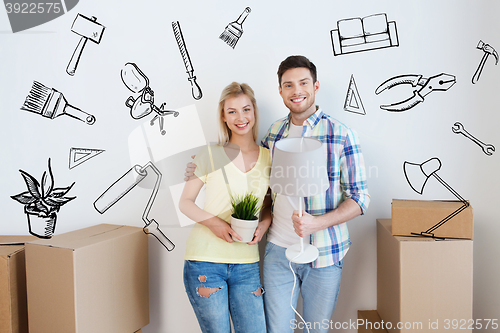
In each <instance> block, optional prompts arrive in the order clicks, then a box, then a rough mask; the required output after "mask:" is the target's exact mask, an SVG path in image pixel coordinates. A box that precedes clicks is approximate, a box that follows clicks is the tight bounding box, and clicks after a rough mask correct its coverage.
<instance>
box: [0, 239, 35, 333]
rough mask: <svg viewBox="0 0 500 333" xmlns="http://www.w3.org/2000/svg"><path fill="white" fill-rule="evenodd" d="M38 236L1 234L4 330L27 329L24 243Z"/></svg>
mask: <svg viewBox="0 0 500 333" xmlns="http://www.w3.org/2000/svg"><path fill="white" fill-rule="evenodd" d="M34 239H36V238H35V237H34V236H0V333H27V332H28V309H27V300H26V270H25V256H24V244H25V243H26V242H29V241H32V240H34Z"/></svg>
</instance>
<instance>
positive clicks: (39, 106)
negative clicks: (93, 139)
mask: <svg viewBox="0 0 500 333" xmlns="http://www.w3.org/2000/svg"><path fill="white" fill-rule="evenodd" d="M21 110H25V111H30V112H33V113H38V114H39V115H42V116H43V117H46V118H50V119H54V118H56V117H59V116H62V115H67V116H70V117H72V118H74V119H78V120H80V121H83V122H85V123H86V124H88V125H93V124H94V123H95V117H94V116H93V115H91V114H88V113H86V112H84V111H82V110H80V109H78V108H76V107H74V106H72V105H70V104H68V101H67V100H66V98H65V97H64V95H63V94H62V93H60V92H59V91H57V90H55V89H53V88H48V87H46V86H44V85H43V84H41V83H40V82H37V81H33V85H32V87H31V90H30V92H29V95H28V96H27V97H26V100H25V101H24V104H23V106H22V107H21Z"/></svg>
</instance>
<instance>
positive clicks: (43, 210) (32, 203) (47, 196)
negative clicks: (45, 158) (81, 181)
mask: <svg viewBox="0 0 500 333" xmlns="http://www.w3.org/2000/svg"><path fill="white" fill-rule="evenodd" d="M48 164H49V171H48V174H47V172H46V171H45V172H44V173H43V175H42V179H41V182H40V183H39V182H38V181H37V180H36V179H35V178H34V177H33V176H31V175H30V174H29V173H27V172H25V171H23V170H19V172H21V175H22V176H23V178H24V181H25V183H26V186H27V188H28V190H27V191H25V192H22V193H19V194H17V195H13V196H11V198H12V199H14V200H16V201H18V202H20V203H22V204H23V205H24V212H25V213H26V216H27V217H28V227H29V232H30V234H32V235H34V236H37V237H39V238H51V237H52V234H53V233H54V230H55V228H56V220H57V212H59V209H60V208H61V206H62V205H64V204H66V203H68V202H69V201H71V200H73V199H75V198H76V197H65V195H66V194H67V193H68V192H69V190H70V189H71V188H72V187H73V185H74V184H75V183H73V184H71V185H70V186H68V187H61V188H54V175H53V174H52V169H51V167H50V158H49V162H48Z"/></svg>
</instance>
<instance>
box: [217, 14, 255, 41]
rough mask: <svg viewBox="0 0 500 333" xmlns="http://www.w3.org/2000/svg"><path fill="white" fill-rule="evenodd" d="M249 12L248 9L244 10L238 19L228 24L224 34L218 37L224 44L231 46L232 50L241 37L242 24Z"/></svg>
mask: <svg viewBox="0 0 500 333" xmlns="http://www.w3.org/2000/svg"><path fill="white" fill-rule="evenodd" d="M251 11H252V10H251V9H250V7H247V8H245V10H244V11H243V13H241V15H240V17H238V19H237V20H236V21H234V22H231V23H229V24H228V25H227V26H226V29H225V30H224V32H222V34H221V35H220V36H219V38H220V39H222V40H223V41H224V42H226V44H227V45H229V46H231V47H232V48H233V49H234V48H235V46H236V43H238V41H239V40H240V38H241V36H242V35H243V22H245V19H246V18H247V16H248V14H250V12H251Z"/></svg>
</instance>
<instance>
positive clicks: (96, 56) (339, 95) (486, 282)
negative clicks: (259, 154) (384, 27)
mask: <svg viewBox="0 0 500 333" xmlns="http://www.w3.org/2000/svg"><path fill="white" fill-rule="evenodd" d="M247 6H248V7H251V9H252V12H251V13H250V15H249V16H248V18H247V20H246V21H245V23H244V33H243V36H242V37H241V39H240V40H239V42H238V44H237V46H236V48H235V49H231V48H230V47H229V46H227V45H226V44H225V43H224V42H222V41H221V40H219V39H218V36H219V34H220V33H221V32H222V31H223V30H224V28H225V26H226V25H227V24H228V23H229V22H231V21H234V20H236V19H237V17H238V16H239V14H240V13H241V12H242V11H243V9H244V8H245V7H247ZM499 9H500V8H499V5H498V4H497V2H493V1H486V0H483V1H478V0H476V1H465V0H454V1H451V0H447V1H443V0H440V1H431V0H428V1H427V0H426V1H413V2H406V1H405V2H401V1H396V0H386V1H368V0H363V1H362V0H358V1H325V0H321V1H314V2H309V3H307V4H306V2H304V1H296V0H289V1H286V2H285V1H280V2H270V1H262V0H251V1H248V2H240V1H227V0H214V1H199V0H196V1H182V2H181V1H151V0H150V1H141V2H138V1H128V0H127V1H123V0H122V1H110V0H108V1H97V0H82V1H80V3H79V4H78V5H77V6H76V7H75V8H74V9H73V10H72V11H70V12H68V13H67V14H65V15H64V16H62V17H60V18H58V19H56V20H53V21H51V22H48V23H46V24H44V25H41V26H39V27H35V28H33V29H30V30H28V31H25V32H20V33H16V34H13V33H11V32H10V26H9V23H8V19H7V15H6V14H5V12H4V11H1V10H0V48H1V50H0V73H1V78H2V81H1V83H0V85H1V87H0V101H1V106H0V108H1V109H0V112H1V115H2V122H1V123H0V126H1V127H0V140H1V142H2V143H1V145H0V156H1V161H2V166H1V172H0V211H2V212H3V217H2V220H1V222H0V234H27V233H28V229H27V222H26V217H25V215H24V213H23V211H22V206H21V205H20V204H19V203H17V202H15V201H14V200H12V199H10V196H11V195H14V194H17V193H19V192H22V191H24V190H25V186H24V182H23V180H22V177H21V175H20V174H19V172H18V170H19V169H23V170H25V171H27V172H29V173H31V174H33V175H34V176H37V177H40V176H41V175H42V173H43V171H44V170H45V169H46V166H47V159H48V158H49V157H50V158H51V159H52V167H53V171H54V175H55V180H56V184H55V185H56V186H66V185H69V184H71V183H72V182H76V184H75V186H74V187H73V189H72V190H71V192H70V193H69V195H73V196H77V198H76V199H75V200H73V201H72V202H70V203H68V204H67V205H66V206H64V207H62V209H61V211H60V214H59V217H58V222H57V227H56V232H55V233H56V234H60V233H63V232H67V231H71V230H75V229H79V228H82V227H86V226H90V225H94V224H99V223H116V224H128V225H134V226H138V227H142V226H143V222H142V221H141V214H142V211H143V209H144V207H145V205H146V202H147V200H148V195H149V191H150V190H148V189H146V188H136V189H134V190H133V191H132V192H130V193H129V194H128V195H127V196H125V197H124V198H123V199H122V200H121V201H119V202H118V203H117V204H116V205H115V206H113V207H112V208H110V209H109V211H107V212H106V213H105V214H102V215H101V214H99V213H98V212H97V211H96V210H95V209H94V207H93V202H94V201H95V200H96V199H97V197H98V196H99V195H100V194H101V193H102V192H103V191H104V190H105V189H106V188H108V187H109V186H110V185H111V184H112V183H113V182H114V181H115V180H117V179H118V178H119V177H121V175H123V174H124V173H125V172H126V171H128V170H129V169H130V168H131V166H132V164H131V163H132V162H131V161H133V163H139V164H144V163H146V162H147V158H142V157H140V156H141V155H144V153H146V152H147V147H146V145H142V144H141V143H140V142H138V141H137V140H136V139H135V138H136V137H135V136H132V133H137V132H135V131H138V128H139V127H141V126H143V125H144V126H143V128H144V131H146V132H148V133H150V134H148V135H149V139H150V140H153V141H154V140H156V141H155V142H152V143H150V149H151V150H152V151H153V154H155V153H156V154H158V153H160V155H161V154H162V151H164V152H165V153H164V155H165V157H166V156H168V154H170V152H172V151H174V150H177V151H183V150H187V149H189V148H192V147H193V145H194V143H193V142H192V141H190V140H189V139H190V138H197V139H198V140H201V141H203V140H206V141H213V140H215V139H216V129H217V124H216V122H215V108H216V103H217V100H218V97H219V93H220V91H221V89H222V88H223V87H224V86H225V85H226V84H228V83H230V82H231V81H240V82H247V83H249V84H250V85H251V86H252V87H253V88H254V89H255V92H256V96H257V100H258V104H259V108H260V112H261V120H260V129H261V130H260V135H261V136H262V135H264V133H265V131H266V130H267V128H268V127H269V125H270V124H271V123H272V122H273V121H274V120H276V119H278V118H280V117H282V116H284V115H286V114H287V110H286V108H285V107H284V105H283V103H282V100H281V99H280V96H279V94H278V87H277V78H276V70H277V67H278V65H279V63H280V62H281V60H283V59H284V58H285V57H286V56H288V55H292V54H303V55H306V56H307V57H309V58H310V59H311V60H312V61H313V62H314V63H315V64H316V65H317V67H318V72H319V76H318V79H319V81H320V83H321V88H320V91H319V93H318V95H317V103H318V104H319V105H320V106H321V107H322V108H323V110H325V111H326V112H327V113H328V114H330V115H332V116H334V117H336V118H338V119H339V120H341V121H342V122H344V123H346V124H347V125H349V126H351V127H352V128H354V129H355V130H356V131H357V132H358V133H359V136H360V140H361V144H362V148H363V151H364V155H365V160H366V166H367V171H368V173H369V179H368V184H369V191H370V194H371V197H372V199H371V204H370V208H369V210H368V213H367V214H366V215H364V216H361V217H358V218H356V219H354V220H353V221H351V222H349V228H350V232H351V239H352V242H353V245H352V247H351V250H350V251H349V254H348V256H347V258H346V261H345V266H344V267H345V268H344V275H343V281H342V285H341V292H340V297H339V301H338V305H337V309H336V311H335V314H334V316H333V318H332V320H333V321H334V322H346V321H349V319H352V320H355V319H356V311H357V310H365V309H375V308H376V268H377V265H376V232H375V220H376V219H377V218H387V217H390V208H391V199H392V198H411V199H453V197H452V195H451V194H450V193H449V192H447V191H446V190H445V189H443V188H442V187H441V186H440V185H439V184H437V182H430V183H429V184H428V186H427V187H426V191H425V194H424V195H423V196H419V195H418V194H416V193H415V192H413V191H412V190H411V189H410V187H409V186H408V184H407V183H406V180H405V177H404V174H403V170H402V164H403V162H404V161H410V162H423V161H425V160H427V159H429V158H431V157H438V158H439V159H440V160H441V162H442V163H443V166H442V168H441V170H440V172H439V174H440V176H441V177H442V178H443V179H444V180H445V181H446V182H447V183H448V184H450V185H451V186H452V187H453V188H454V189H455V190H456V191H457V192H459V193H460V194H461V195H462V196H463V197H465V198H466V199H468V200H470V202H471V204H472V206H473V208H474V214H475V228H474V231H475V234H474V244H475V247H474V252H475V255H474V318H477V319H485V318H487V319H494V318H499V313H500V304H499V302H498V299H499V298H500V288H499V287H498V283H497V282H496V281H497V277H498V275H499V274H500V265H499V263H498V260H497V258H498V257H499V255H500V246H499V245H498V242H497V239H498V235H500V226H499V224H498V217H497V212H496V208H497V206H496V205H497V204H498V199H497V197H496V194H497V191H496V190H497V189H498V188H499V185H500V176H499V173H498V170H499V168H498V166H499V165H500V164H499V156H500V152H496V153H494V154H493V155H492V156H487V155H485V154H484V153H483V152H482V150H481V149H480V148H479V147H478V146H477V145H475V144H474V143H472V142H471V141H470V140H467V139H466V138H465V137H463V136H461V135H457V134H454V133H453V132H452V131H451V127H452V125H453V124H454V123H455V122H456V121H460V122H461V123H462V124H464V126H465V128H466V129H467V130H468V131H469V132H470V133H471V134H473V135H475V136H476V137H478V138H479V139H480V140H482V141H484V142H486V143H492V144H495V143H497V144H500V134H499V132H498V131H497V130H495V128H496V127H497V124H498V122H499V121H500V116H499V114H498V112H497V111H496V110H495V109H496V108H497V107H498V96H497V95H498V94H497V90H496V89H498V87H499V83H498V77H499V76H498V71H499V70H500V69H499V67H498V66H495V64H494V59H493V57H491V56H490V57H489V59H488V60H487V62H486V65H485V68H484V71H483V73H482V76H481V79H480V80H479V82H478V83H477V84H475V85H473V84H472V83H471V78H472V75H473V73H474V71H475V70H476V68H477V66H478V64H479V62H480V59H481V57H482V56H483V51H480V50H478V49H476V45H477V43H478V41H479V40H480V39H481V40H483V41H484V42H485V43H488V44H490V45H492V46H493V47H495V46H496V47H498V48H499V49H500V34H499V32H498V31H500V29H499V28H500V24H499V23H498V21H497V20H496V19H497V17H496V15H495V13H496V12H498V10H499ZM77 13H81V14H83V15H85V16H88V17H90V16H96V17H97V19H98V22H100V23H102V24H103V25H104V26H106V30H105V32H104V35H103V37H102V41H101V43H100V44H99V45H96V44H94V43H91V42H89V43H88V44H87V46H86V48H85V51H84V53H83V55H82V58H81V60H80V64H79V67H78V70H77V72H76V75H75V76H74V77H71V76H69V75H67V74H66V72H65V68H66V65H67V63H68V61H69V58H70V57H71V55H72V52H73V50H74V48H75V46H76V44H77V43H78V40H79V36H78V35H76V34H75V33H73V32H71V31H70V27H71V24H72V22H73V20H74V19H75V17H76V15H77ZM377 13H386V14H387V17H388V20H389V21H396V23H397V31H398V36H399V44H400V46H399V47H394V48H387V49H381V50H373V51H367V52H359V53H355V54H349V55H341V56H334V55H333V50H332V44H331V40H330V30H332V29H335V28H336V23H337V21H338V20H341V19H346V18H351V17H364V16H367V15H372V14H377ZM172 21H179V22H180V24H181V28H182V31H183V34H184V38H185V40H186V44H187V48H188V51H189V53H190V56H191V60H192V62H193V66H194V68H195V75H196V76H197V78H198V82H199V84H200V86H201V88H202V90H203V98H202V99H201V100H198V101H196V100H194V99H193V98H192V97H191V92H190V86H189V83H188V81H187V75H186V73H185V69H184V66H183V63H182V60H181V57H180V54H179V50H178V48H177V44H176V42H175V39H174V36H173V33H172V28H171V22H172ZM127 62H134V63H136V64H137V65H138V66H139V67H140V69H141V70H142V71H143V72H144V73H145V74H146V75H147V76H148V78H149V80H150V86H151V88H152V89H153V90H154V92H155V98H156V102H157V103H156V104H157V105H160V104H161V103H162V102H164V101H165V102H167V108H173V109H181V108H184V107H188V106H192V105H194V106H195V107H196V110H197V115H198V119H196V118H197V117H196V116H195V117H192V118H191V117H190V118H189V119H186V114H187V113H185V114H183V113H181V114H180V116H179V117H178V118H174V117H172V116H167V117H165V122H166V127H167V130H168V133H167V134H166V135H165V136H163V137H162V136H160V135H159V134H158V131H157V127H156V126H157V125H155V127H153V128H149V125H148V123H149V120H150V119H151V116H148V117H145V118H143V119H141V120H134V119H132V118H131V117H130V115H129V113H128V110H127V108H126V106H125V105H124V102H125V100H126V99H127V97H128V96H130V95H132V94H131V93H130V91H129V90H128V89H127V88H126V87H125V85H124V84H123V83H122V81H121V79H120V70H121V69H122V67H123V66H124V65H125V63H127ZM439 73H448V74H452V75H455V76H456V81H457V82H456V84H455V85H454V86H453V87H451V88H450V89H449V90H448V91H444V92H438V91H436V92H433V93H431V94H430V95H428V96H427V97H426V98H425V101H424V102H423V103H422V104H420V105H417V106H416V107H414V108H412V109H410V110H408V111H405V112H401V113H391V112H387V111H384V110H381V109H380V108H379V106H380V105H381V104H387V103H392V102H394V101H397V100H400V99H402V98H405V97H409V96H410V94H411V93H412V88H411V87H409V86H405V87H398V88H394V89H393V90H391V91H386V92H384V93H383V94H381V95H375V93H374V92H375V89H376V87H377V86H378V85H379V84H380V83H382V82H383V81H385V80H386V79H388V78H390V77H393V76H397V75H401V74H422V75H423V76H424V77H429V76H433V75H436V74H439ZM351 75H354V78H355V80H356V84H357V87H358V90H359V93H360V95H361V98H362V101H363V104H364V107H365V109H366V115H364V116H362V115H359V114H355V113H350V112H345V111H344V110H343V104H344V99H345V94H346V91H347V87H348V83H349V79H350V77H351ZM33 80H37V81H40V82H42V83H43V84H45V85H47V86H49V87H53V88H55V89H57V90H59V91H61V92H62V93H63V94H64V95H65V96H66V97H67V99H68V101H69V102H70V103H71V104H73V105H75V106H77V107H79V108H81V109H82V110H85V111H87V112H88V113H92V114H94V115H95V117H96V119H97V120H96V123H95V124H94V125H92V126H89V125H86V124H84V123H82V122H78V121H76V120H74V119H71V118H69V117H64V116H63V117H59V118H56V119H53V120H50V119H48V118H43V117H41V116H40V115H37V114H33V113H29V112H26V111H21V110H19V109H20V107H21V105H22V104H23V102H24V99H25V97H26V96H27V95H28V93H29V91H30V88H31V85H32V82H33ZM183 116H184V118H183ZM198 121H199V122H198ZM197 124H202V129H203V133H201V131H200V130H199V128H198V129H197V127H196V126H197ZM179 129H181V130H180V131H179ZM141 131H142V130H141ZM173 133H178V134H176V135H173ZM129 137H130V138H131V139H130V140H129ZM195 141H196V140H195ZM71 147H82V148H98V149H104V150H105V152H104V153H102V154H100V155H98V156H96V157H95V158H93V159H91V160H88V161H87V162H85V163H83V164H81V165H79V166H78V167H76V168H74V169H71V170H70V169H69V168H68V154H69V149H70V148H71ZM146 156H147V155H146ZM185 162H186V163H187V161H185ZM159 164H161V172H162V174H163V175H164V177H165V178H168V176H172V175H174V173H176V172H180V171H179V170H182V168H183V164H179V163H176V165H172V164H170V165H169V162H168V160H164V161H163V162H161V163H159ZM174 176H175V175H174ZM173 178H175V177H173ZM177 178H179V177H177ZM169 193H170V192H169V191H168V189H167V187H166V186H163V188H162V189H161V190H160V192H159V194H158V196H157V198H156V201H155V206H154V207H153V209H152V211H151V216H152V217H154V218H155V219H156V220H157V221H158V222H159V223H160V224H161V228H162V230H163V231H164V232H165V233H166V234H167V236H168V237H170V238H171V240H172V241H173V242H174V243H175V244H176V248H175V250H174V251H173V252H167V251H166V250H165V249H164V248H163V247H161V245H160V244H159V243H158V242H156V241H155V240H154V239H150V282H151V283H150V288H151V292H150V293H151V295H150V296H151V297H150V305H151V323H150V324H149V325H148V326H147V327H146V328H144V330H143V331H144V332H145V333H150V332H179V331H182V332H198V331H199V328H198V325H197V323H196V319H195V317H194V314H193V312H192V310H191V306H190V305H189V302H188V300H187V297H186V296H185V292H184V286H183V284H182V265H183V253H184V246H185V240H186V238H187V235H188V234H189V227H185V228H181V227H180V226H179V222H178V219H177V217H176V215H175V213H174V207H173V205H172V203H171V198H170V194H169ZM458 319H460V318H458ZM489 331H490V332H493V330H489ZM346 332H354V331H352V330H349V331H346ZM485 332H486V330H485Z"/></svg>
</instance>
